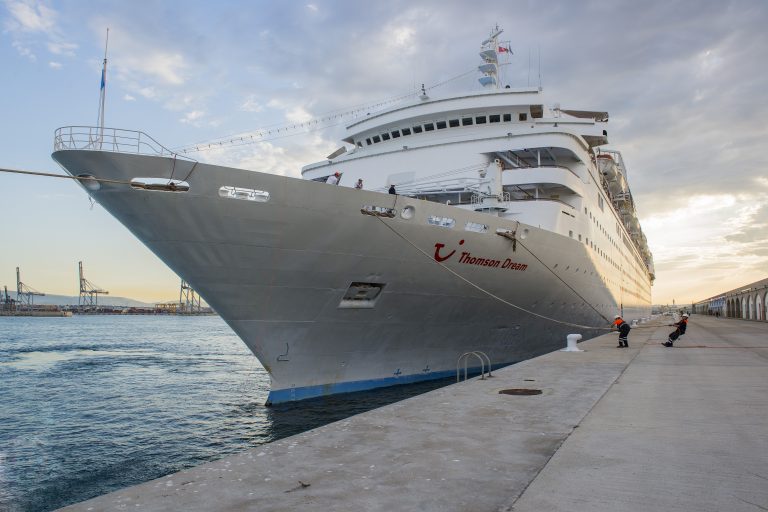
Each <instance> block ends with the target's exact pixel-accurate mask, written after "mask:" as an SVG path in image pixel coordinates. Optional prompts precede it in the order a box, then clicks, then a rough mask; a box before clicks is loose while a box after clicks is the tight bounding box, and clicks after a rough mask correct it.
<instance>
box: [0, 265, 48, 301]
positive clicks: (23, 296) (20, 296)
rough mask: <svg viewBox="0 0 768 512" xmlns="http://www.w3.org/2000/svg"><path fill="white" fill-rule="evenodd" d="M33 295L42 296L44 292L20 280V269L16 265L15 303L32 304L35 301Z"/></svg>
mask: <svg viewBox="0 0 768 512" xmlns="http://www.w3.org/2000/svg"><path fill="white" fill-rule="evenodd" d="M6 293H7V292H6ZM35 295H37V296H41V297H42V296H44V295H45V294H44V293H42V292H39V291H37V290H35V289H34V288H31V287H29V286H27V285H26V284H24V283H23V282H22V281H21V271H20V270H19V267H16V303H17V304H22V305H24V306H32V305H34V303H35Z"/></svg>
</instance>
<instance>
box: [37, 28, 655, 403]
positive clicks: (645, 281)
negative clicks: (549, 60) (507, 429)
mask: <svg viewBox="0 0 768 512" xmlns="http://www.w3.org/2000/svg"><path fill="white" fill-rule="evenodd" d="M500 34H501V30H498V28H497V29H494V30H493V31H491V33H490V35H489V37H488V38H486V40H485V41H483V42H482V44H481V45H480V47H479V57H480V62H479V68H478V73H479V81H480V85H479V86H477V88H476V89H477V90H474V91H471V92H466V93H464V94H458V95H452V96H449V97H438V96H436V95H435V96H434V97H433V96H431V95H430V93H428V90H427V89H423V88H422V92H421V93H420V94H418V93H417V94H415V95H413V97H412V98H410V99H407V100H404V101H402V102H400V103H398V104H396V105H394V106H391V107H389V108H386V109H384V110H380V111H377V112H373V111H371V112H368V113H366V114H367V115H363V116H361V117H359V118H357V119H356V120H354V121H352V122H351V124H349V126H347V129H346V137H345V138H344V139H343V145H342V146H341V148H340V149H339V150H337V151H335V152H334V153H333V154H331V155H329V156H328V157H327V158H325V159H323V160H321V161H319V162H317V163H314V164H311V165H307V166H306V167H304V168H303V169H302V170H301V174H302V178H292V177H286V176H279V175H275V174H269V173H264V172H259V170H258V169H236V168H230V167H224V166H218V165H212V164H206V163H201V162H197V161H195V160H193V159H190V158H186V157H184V156H182V155H180V154H177V153H174V152H172V151H170V150H168V149H166V148H165V147H164V146H163V145H161V144H160V143H158V142H157V141H155V140H154V139H153V138H151V137H149V136H148V135H146V134H145V133H143V132H136V131H130V130H120V129H112V128H104V127H76V126H72V127H65V128H60V129H58V130H57V131H56V133H55V140H54V153H53V155H52V157H53V159H54V160H55V161H56V162H58V163H59V164H60V165H61V166H62V167H63V168H64V169H65V170H66V172H67V173H69V174H70V175H72V176H74V177H77V178H78V183H80V185H81V186H82V188H83V189H84V190H85V191H86V192H87V193H88V194H89V195H90V196H91V197H92V198H93V199H94V200H95V201H97V202H98V203H99V204H100V205H101V206H103V207H104V208H105V209H106V210H107V211H109V212H110V213H111V214H112V215H113V216H114V217H115V218H116V219H117V220H119V221H120V222H121V223H122V224H124V225H125V226H126V227H127V228H128V229H129V230H130V231H131V232H132V233H133V234H134V235H135V236H136V238H138V239H139V240H140V241H141V242H142V243H144V244H145V245H146V246H147V247H148V248H149V249H150V250H151V251H152V252H153V253H154V254H156V255H157V256H158V257H159V258H160V259H161V260H162V261H163V262H165V263H166V264H167V265H168V266H169V267H170V268H171V269H172V270H173V271H174V272H176V273H177V274H178V275H179V276H180V277H181V278H183V279H184V280H186V281H187V282H188V283H190V285H191V286H192V287H194V289H195V290H197V291H198V292H199V294H200V295H201V296H202V297H203V298H204V299H205V300H206V301H207V302H208V303H209V304H210V305H211V306H212V307H213V308H214V309H215V310H216V311H217V312H218V313H219V314H220V315H221V317H222V318H223V319H224V320H225V321H226V322H227V324H229V325H230V326H231V327H232V329H233V330H234V331H235V332H236V333H237V334H238V335H239V336H240V338H241V339H242V340H243V341H244V342H245V344H246V345H247V346H248V348H249V349H250V350H251V351H252V352H253V353H254V354H255V356H256V357H257V358H258V359H259V361H260V362H261V363H262V365H263V366H264V368H265V369H266V371H267V372H269V375H270V377H271V391H270V394H269V397H268V398H267V403H279V402H286V401H293V400H301V399H306V398H310V397H317V396H322V395H328V394H334V393H342V392H350V391H358V390H365V389H372V388H377V387H383V386H391V385H398V384H404V383H410V382H416V381H422V380H428V379H437V378H442V377H447V376H451V375H455V374H456V372H457V365H458V364H459V361H460V359H461V358H462V355H464V354H467V353H472V352H474V353H477V354H480V353H482V354H484V355H486V356H487V359H488V360H490V362H491V364H492V365H493V367H494V368H496V367H498V366H503V365H508V364H512V363H515V362H519V361H522V360H525V359H528V358H531V357H534V356H537V355H540V354H543V353H546V352H549V351H552V350H555V349H557V348H561V347H562V346H564V344H565V338H566V335H567V334H570V333H579V334H582V336H583V338H584V339H588V338H590V337H593V336H595V335H597V334H600V333H603V332H605V331H604V329H605V328H607V327H608V326H609V325H610V324H611V322H612V321H613V318H614V316H615V315H617V314H620V315H622V316H623V318H624V319H625V320H627V321H632V320H635V319H642V318H644V317H648V316H650V307H651V284H652V282H653V279H654V270H653V260H652V256H651V253H650V251H649V249H648V245H647V242H646V238H645V236H644V235H643V232H642V230H641V228H640V224H639V222H638V218H637V213H636V210H635V206H634V201H633V198H632V194H631V192H630V189H629V185H628V181H627V169H626V166H625V163H624V160H623V158H622V156H621V153H619V152H618V151H615V150H612V149H607V148H605V146H606V145H607V144H608V131H607V124H608V113H606V112H601V111H586V110H574V109H571V108H561V107H560V106H559V105H557V104H552V105H551V106H549V105H548V104H547V103H546V102H545V100H544V97H543V93H542V90H541V89H540V88H539V87H526V88H511V87H509V86H508V85H505V84H502V80H500V78H499V76H500V73H499V70H500V66H501V64H502V63H501V62H500V60H502V58H504V57H506V56H507V55H508V54H509V51H508V50H509V48H508V47H504V46H503V43H502V42H500V38H499V36H500ZM358 180H362V184H363V187H362V188H357V187H356V185H357V184H358ZM336 181H338V183H335V182H336ZM201 336H204V333H201ZM473 359H474V358H473ZM477 366H478V368H479V367H480V364H479V363H477Z"/></svg>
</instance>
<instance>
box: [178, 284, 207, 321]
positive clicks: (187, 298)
mask: <svg viewBox="0 0 768 512" xmlns="http://www.w3.org/2000/svg"><path fill="white" fill-rule="evenodd" d="M179 305H180V306H181V310H182V312H184V313H190V314H194V313H196V314H199V313H200V311H201V309H202V308H201V306H200V295H198V294H197V292H195V290H193V289H192V287H191V286H189V284H188V283H187V282H186V281H185V280H184V279H182V280H181V289H180V290H179Z"/></svg>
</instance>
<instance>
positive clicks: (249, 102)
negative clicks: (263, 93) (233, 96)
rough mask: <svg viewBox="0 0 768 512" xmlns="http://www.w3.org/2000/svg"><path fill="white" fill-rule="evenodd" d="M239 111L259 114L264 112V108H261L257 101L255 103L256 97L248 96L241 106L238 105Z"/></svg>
mask: <svg viewBox="0 0 768 512" xmlns="http://www.w3.org/2000/svg"><path fill="white" fill-rule="evenodd" d="M240 110H243V111H245V112H261V111H262V110H264V107H262V106H261V105H260V104H259V102H258V101H256V96H255V95H254V94H251V95H249V96H248V97H246V98H245V101H244V102H243V104H242V105H240Z"/></svg>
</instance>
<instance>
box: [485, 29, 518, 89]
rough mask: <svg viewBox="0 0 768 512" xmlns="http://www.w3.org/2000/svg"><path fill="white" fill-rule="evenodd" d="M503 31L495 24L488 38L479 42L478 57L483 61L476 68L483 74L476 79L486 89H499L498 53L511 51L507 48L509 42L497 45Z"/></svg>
mask: <svg viewBox="0 0 768 512" xmlns="http://www.w3.org/2000/svg"><path fill="white" fill-rule="evenodd" d="M502 32H504V29H501V28H499V25H498V24H497V25H496V26H495V27H494V28H493V30H491V35H490V36H488V39H486V40H485V41H483V42H482V43H480V47H481V51H480V58H481V59H483V63H482V64H481V65H479V66H478V67H477V69H478V70H479V71H480V72H481V73H482V74H483V76H481V77H480V78H479V79H478V80H479V81H480V84H481V85H482V86H483V87H485V88H486V89H501V81H500V80H499V66H500V64H499V53H512V51H511V50H510V48H509V44H507V45H506V46H501V45H499V36H500V35H501V33H502Z"/></svg>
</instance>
